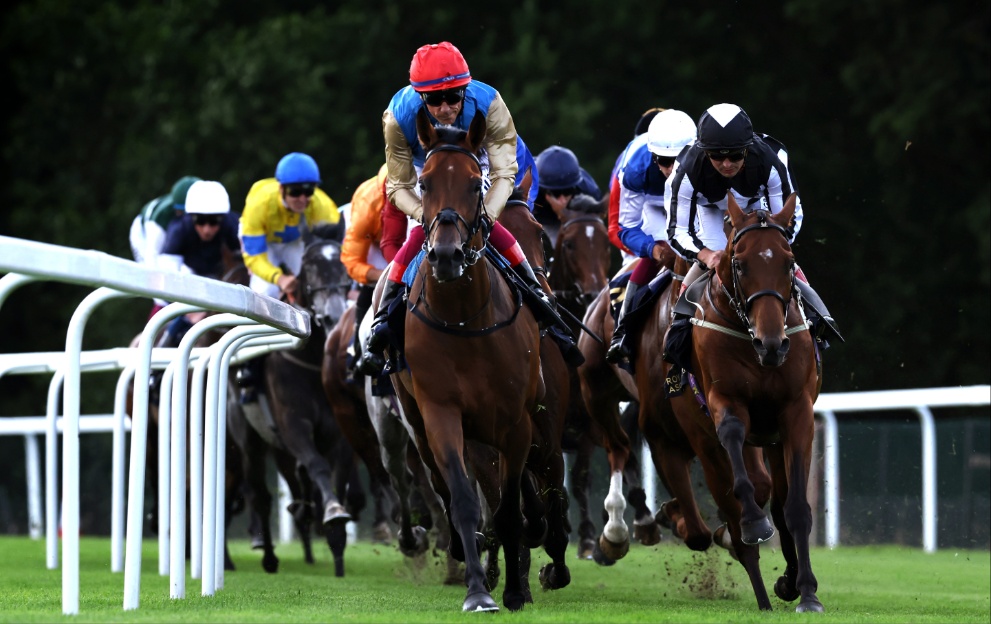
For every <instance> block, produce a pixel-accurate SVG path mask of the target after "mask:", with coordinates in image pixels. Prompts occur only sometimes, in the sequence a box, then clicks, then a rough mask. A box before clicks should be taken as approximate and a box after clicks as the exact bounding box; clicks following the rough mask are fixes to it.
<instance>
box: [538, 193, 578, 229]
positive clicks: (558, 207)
mask: <svg viewBox="0 0 991 624" xmlns="http://www.w3.org/2000/svg"><path fill="white" fill-rule="evenodd" d="M545 197H547V203H548V204H549V205H550V207H551V210H553V211H554V214H555V215H557V218H558V220H559V221H561V222H562V223H564V217H563V215H564V210H565V208H567V207H568V202H570V201H571V198H572V197H574V196H573V195H557V196H555V195H552V194H551V193H547V195H546V196H545Z"/></svg>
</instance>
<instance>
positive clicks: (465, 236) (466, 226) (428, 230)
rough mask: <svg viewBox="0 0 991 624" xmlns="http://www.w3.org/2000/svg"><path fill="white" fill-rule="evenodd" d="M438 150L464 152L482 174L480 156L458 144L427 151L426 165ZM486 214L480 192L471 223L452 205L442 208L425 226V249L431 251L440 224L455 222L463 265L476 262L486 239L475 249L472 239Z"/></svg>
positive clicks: (480, 255) (440, 146)
mask: <svg viewBox="0 0 991 624" xmlns="http://www.w3.org/2000/svg"><path fill="white" fill-rule="evenodd" d="M438 152H456V153H458V154H464V155H465V156H467V157H468V158H470V159H471V161H472V162H473V163H475V166H476V167H478V173H479V175H481V173H482V163H481V161H479V160H478V156H476V155H475V154H473V153H471V152H470V151H468V150H466V149H464V148H463V147H459V146H457V145H449V144H443V145H438V146H437V147H435V148H433V149H431V150H430V151H429V152H427V155H426V157H425V158H424V159H423V162H424V165H426V162H427V161H428V160H430V157H431V156H433V155H434V154H436V153H438ZM484 215H485V211H484V210H483V207H482V194H481V193H479V194H478V203H477V204H476V205H475V216H474V218H473V219H472V222H471V223H468V221H466V220H465V218H464V217H462V216H461V215H460V214H459V213H458V211H457V210H455V209H454V208H451V207H450V206H448V207H447V208H443V209H441V211H440V212H438V213H437V214H436V216H434V218H433V219H432V220H431V221H430V223H427V224H426V225H424V226H423V232H424V235H425V240H424V242H423V250H424V251H426V252H428V253H429V252H430V247H431V245H430V235H431V234H432V233H433V232H434V230H435V229H436V228H437V227H438V226H440V225H451V224H453V225H455V227H457V229H458V233H459V234H460V235H461V251H462V252H463V253H464V261H463V262H462V266H465V267H468V266H471V265H473V264H475V263H476V262H478V260H479V258H481V257H482V251H483V250H484V249H485V240H483V241H482V245H481V247H480V248H479V249H474V248H473V247H472V246H471V241H472V240H473V239H474V238H475V235H476V234H478V231H479V230H480V229H482V228H483V226H484ZM487 238H488V235H487V230H486V235H485V236H484V239H487Z"/></svg>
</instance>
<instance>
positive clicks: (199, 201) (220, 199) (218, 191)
mask: <svg viewBox="0 0 991 624" xmlns="http://www.w3.org/2000/svg"><path fill="white" fill-rule="evenodd" d="M230 211H231V198H230V197H229V196H228V195H227V189H225V188H224V185H223V184H221V183H220V182H214V181H212V180H200V181H199V182H196V183H194V184H193V185H192V186H190V187H189V192H188V193H187V194H186V214H224V213H227V212H230Z"/></svg>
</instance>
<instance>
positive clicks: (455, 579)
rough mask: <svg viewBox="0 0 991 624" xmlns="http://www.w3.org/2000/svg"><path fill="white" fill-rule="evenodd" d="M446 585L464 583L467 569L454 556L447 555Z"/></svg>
mask: <svg viewBox="0 0 991 624" xmlns="http://www.w3.org/2000/svg"><path fill="white" fill-rule="evenodd" d="M444 584H445V585H464V584H465V571H464V569H462V567H461V564H460V563H458V561H457V559H455V558H454V557H451V556H448V557H447V576H446V577H445V578H444Z"/></svg>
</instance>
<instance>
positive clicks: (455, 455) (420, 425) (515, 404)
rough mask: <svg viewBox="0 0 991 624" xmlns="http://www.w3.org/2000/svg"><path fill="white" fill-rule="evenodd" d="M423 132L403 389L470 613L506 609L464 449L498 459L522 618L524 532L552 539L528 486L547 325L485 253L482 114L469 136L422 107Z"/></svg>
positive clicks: (502, 531) (515, 603) (509, 588)
mask: <svg viewBox="0 0 991 624" xmlns="http://www.w3.org/2000/svg"><path fill="white" fill-rule="evenodd" d="M416 127H417V134H418V137H419V139H420V142H421V144H422V145H423V146H424V148H425V149H426V151H427V156H426V159H425V163H424V166H423V170H422V174H421V176H420V189H421V191H422V201H423V222H424V224H425V225H424V228H425V233H426V245H425V248H426V254H425V257H424V259H423V261H422V262H421V263H420V265H419V272H418V274H417V277H416V279H415V281H414V283H413V286H412V288H411V290H410V294H409V299H408V302H407V307H408V309H409V313H408V314H407V315H406V320H405V342H404V350H405V360H406V364H407V367H406V368H404V369H403V370H401V371H399V372H398V373H396V374H395V377H394V385H395V386H396V391H397V395H398V396H399V399H400V402H401V403H402V406H403V412H404V415H405V417H406V419H407V422H408V423H409V425H410V426H411V428H412V429H413V431H414V433H415V440H416V445H417V448H418V449H419V451H420V455H421V457H422V458H423V460H424V461H425V463H426V464H427V465H428V466H429V468H430V470H431V474H432V479H433V483H434V488H435V490H436V491H437V492H438V494H439V495H440V496H441V498H442V499H443V500H444V503H445V506H446V509H447V512H448V513H447V515H448V522H449V523H450V527H451V530H452V534H451V537H452V539H451V554H452V555H454V556H455V558H457V559H458V560H463V561H464V562H465V584H466V585H467V593H466V597H465V600H464V602H463V604H462V609H463V610H464V611H469V612H477V611H496V610H498V608H499V607H498V605H497V604H496V602H495V601H494V600H493V599H492V596H491V594H490V593H489V590H488V589H487V588H486V577H485V571H484V569H483V566H482V564H481V560H480V558H479V546H480V544H479V542H478V540H477V537H476V530H477V528H478V526H479V521H480V519H481V509H480V503H479V499H478V496H477V494H476V493H475V490H474V488H473V487H472V485H471V482H470V481H469V477H468V472H467V467H466V461H465V455H464V449H465V444H466V441H468V440H473V441H475V442H478V443H482V444H486V445H489V446H491V447H492V448H494V449H495V450H496V451H497V452H498V453H499V475H500V482H501V483H500V485H501V498H500V502H499V505H498V507H497V509H496V510H495V511H494V513H493V520H494V523H495V528H496V532H497V534H498V537H499V541H500V542H501V544H502V548H503V553H504V560H505V564H506V582H505V585H504V591H503V604H504V605H505V606H506V607H507V608H508V609H510V610H511V611H516V610H519V609H521V608H523V605H524V603H525V601H526V598H527V597H526V595H525V593H524V591H523V588H522V586H521V582H520V575H519V566H520V543H521V539H522V538H523V537H524V532H525V531H524V529H525V528H526V533H527V534H528V535H527V537H528V539H529V540H536V539H540V538H542V537H543V534H544V533H545V530H544V518H543V517H542V512H543V509H542V505H540V504H539V502H540V501H539V497H538V495H537V493H536V491H535V490H534V486H533V482H532V481H531V480H530V479H529V478H524V470H525V468H526V463H527V459H528V455H529V453H530V445H531V442H532V440H533V439H534V433H533V428H534V427H533V421H532V416H531V414H534V413H536V411H537V409H538V399H539V396H540V392H541V390H542V388H541V387H540V386H541V378H540V371H539V367H540V359H539V355H540V335H539V327H538V325H537V322H536V320H535V318H534V316H533V314H532V313H531V312H530V310H529V308H527V307H525V306H524V305H523V301H522V296H521V295H520V294H519V292H518V291H516V290H514V288H513V287H511V286H510V284H509V283H508V282H507V280H506V278H505V277H504V276H503V274H502V273H501V272H500V270H499V268H498V267H497V266H496V265H495V264H494V262H493V260H490V259H489V258H488V257H487V256H485V240H486V236H485V228H484V212H483V205H482V168H481V164H480V162H479V159H478V155H477V154H478V152H479V149H480V147H481V144H482V140H483V138H484V134H485V120H484V117H482V116H481V115H478V116H476V117H475V118H474V119H473V120H472V123H471V125H470V127H469V129H468V131H467V132H464V131H460V130H457V129H454V128H451V127H440V128H435V127H434V126H433V125H432V124H431V122H430V120H429V118H428V117H427V115H426V112H425V111H424V110H421V111H420V112H419V113H418V115H417V120H416ZM521 500H522V503H523V505H522V507H523V508H522V514H521ZM523 516H525V517H526V518H527V520H528V523H527V525H524V523H523ZM534 533H536V535H534ZM564 545H565V546H566V541H565V544H564ZM545 548H547V546H546V543H545ZM561 550H562V552H563V547H562V548H561ZM554 558H555V562H556V560H557V557H554ZM562 563H563V555H562ZM566 577H567V578H566ZM547 578H548V580H549V583H550V584H551V585H552V586H555V587H563V586H564V585H566V584H567V582H569V581H570V577H568V575H567V568H566V567H563V569H558V568H555V569H553V570H552V571H551V572H549V573H548V575H547Z"/></svg>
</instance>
